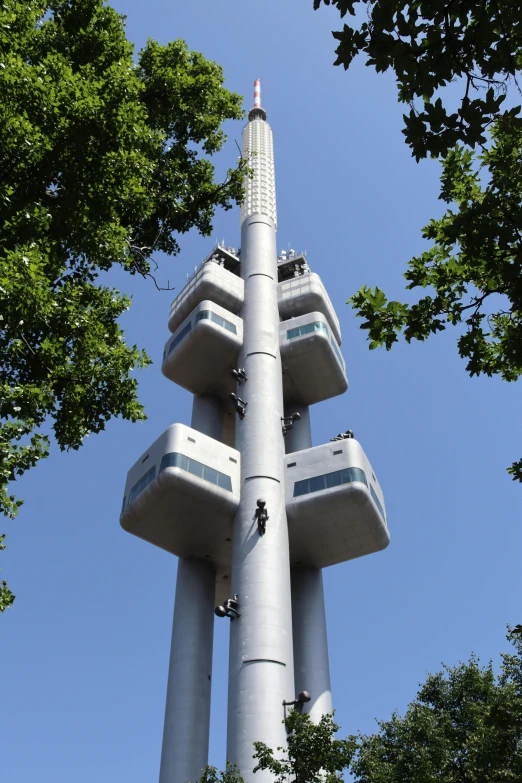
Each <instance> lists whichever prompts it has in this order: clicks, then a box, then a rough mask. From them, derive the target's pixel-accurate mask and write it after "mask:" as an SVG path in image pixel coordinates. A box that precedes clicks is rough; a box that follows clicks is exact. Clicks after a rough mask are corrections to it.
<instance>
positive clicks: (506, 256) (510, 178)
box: [349, 111, 522, 480]
mask: <svg viewBox="0 0 522 783" xmlns="http://www.w3.org/2000/svg"><path fill="white" fill-rule="evenodd" d="M490 136H491V146H490V147H489V148H488V149H486V150H485V151H484V152H483V154H482V155H480V156H478V155H476V154H474V153H472V152H471V151H470V150H468V149H465V148H464V147H462V146H460V145H457V146H456V147H455V148H454V149H452V150H450V151H449V153H448V154H447V156H446V158H445V160H444V162H443V170H442V177H441V191H440V198H441V200H442V201H444V202H445V203H447V204H449V205H450V207H451V208H450V209H448V211H447V212H446V213H445V214H444V215H443V216H442V217H441V218H440V219H438V220H432V221H431V222H430V223H429V224H428V225H427V226H425V227H424V229H423V236H424V238H425V239H428V240H430V241H431V242H432V243H433V245H432V247H431V248H430V249H429V250H427V251H426V252H424V253H422V255H420V256H418V257H415V258H412V259H411V260H410V261H409V263H408V266H407V271H406V272H405V274H404V277H405V278H406V280H407V281H408V285H407V288H409V289H415V288H418V287H421V288H423V289H426V288H428V289H430V291H431V292H433V293H430V294H428V295H426V296H424V297H422V298H421V299H419V301H418V302H417V303H415V304H412V305H404V304H401V303H399V302H388V301H387V300H386V297H385V295H384V294H383V292H382V291H379V289H371V288H368V287H364V288H362V289H361V290H360V291H359V292H358V293H356V294H354V296H352V297H351V299H350V300H349V301H350V302H351V304H352V306H353V308H354V309H355V310H356V311H357V314H358V316H359V317H361V318H363V319H364V321H363V323H362V325H361V327H362V328H363V329H366V330H368V338H369V340H370V348H375V347H377V346H382V345H385V346H386V348H387V349H388V350H389V349H390V348H391V346H392V345H393V344H394V343H395V342H397V340H398V335H399V334H401V333H402V334H403V335H404V337H405V338H406V340H407V341H408V342H410V341H411V340H412V339H416V340H425V339H427V337H429V336H430V335H431V334H433V333H435V332H437V331H440V330H443V329H445V328H446V326H447V325H448V324H451V325H453V326H455V325H457V324H461V325H463V326H464V332H463V334H461V336H460V337H459V339H458V343H457V344H458V350H459V354H460V356H462V357H463V358H464V359H466V370H467V371H468V372H469V374H470V375H471V376H473V375H488V376H492V375H500V376H501V377H502V378H503V379H504V380H506V381H516V380H518V379H519V378H520V376H521V375H522V127H521V123H520V119H519V118H518V115H517V112H516V111H514V112H508V113H506V114H504V115H503V116H502V117H500V118H499V119H498V120H496V121H495V123H494V124H493V125H492V126H491V130H490ZM509 472H510V473H511V474H512V476H513V478H514V479H516V480H522V471H521V469H520V464H519V463H514V464H513V466H512V467H511V468H509Z"/></svg>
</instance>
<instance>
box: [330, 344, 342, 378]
mask: <svg viewBox="0 0 522 783" xmlns="http://www.w3.org/2000/svg"><path fill="white" fill-rule="evenodd" d="M330 342H331V343H332V348H333V349H334V351H335V355H336V356H337V358H338V359H339V363H340V365H341V367H342V368H343V370H344V366H345V365H344V359H343V355H342V353H341V351H340V350H339V346H338V345H337V343H336V342H335V340H334V338H333V337H330Z"/></svg>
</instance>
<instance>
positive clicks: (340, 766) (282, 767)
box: [254, 710, 356, 783]
mask: <svg viewBox="0 0 522 783" xmlns="http://www.w3.org/2000/svg"><path fill="white" fill-rule="evenodd" d="M285 726H286V729H287V732H288V746H287V748H284V749H283V748H278V749H277V753H275V752H274V750H273V749H272V748H268V747H267V745H265V744H264V743H263V742H254V748H255V753H254V759H256V760H257V765H256V767H255V768H254V772H258V771H259V770H265V771H268V772H270V773H271V775H272V776H273V778H274V781H275V783H287V782H288V783H289V782H290V781H295V783H338V781H342V776H341V773H342V772H343V771H344V770H345V769H347V768H348V767H349V765H350V762H351V760H352V758H353V755H354V753H355V750H356V743H355V737H348V738H347V739H345V740H339V739H336V738H335V736H334V735H335V733H336V732H337V731H338V730H339V726H337V725H336V724H335V723H334V721H333V715H323V716H322V717H321V719H320V721H319V723H312V721H311V720H310V716H309V715H306V714H305V715H301V714H300V713H299V712H297V711H296V710H292V711H291V712H290V714H289V716H288V718H287V719H286V721H285Z"/></svg>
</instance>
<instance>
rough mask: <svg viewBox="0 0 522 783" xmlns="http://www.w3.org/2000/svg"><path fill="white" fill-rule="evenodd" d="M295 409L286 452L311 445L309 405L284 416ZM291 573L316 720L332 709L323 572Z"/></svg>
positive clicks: (298, 648)
mask: <svg viewBox="0 0 522 783" xmlns="http://www.w3.org/2000/svg"><path fill="white" fill-rule="evenodd" d="M292 413H299V414H300V416H301V419H300V420H299V421H296V422H295V423H294V426H293V427H292V429H291V430H289V431H288V432H287V434H286V438H285V448H286V453H287V454H291V453H292V452H294V451H301V450H302V449H309V448H311V447H312V430H311V426H310V408H309V407H308V406H307V405H290V406H288V408H286V409H285V416H291V414H292ZM291 575H292V627H293V640H294V673H295V674H294V676H295V692H296V694H298V693H300V692H301V691H308V692H309V693H310V696H311V697H312V699H311V701H309V702H307V703H305V704H303V712H307V713H309V715H310V717H311V719H312V720H313V721H314V723H317V722H318V721H319V720H320V719H321V716H322V715H325V714H326V713H331V712H332V711H333V707H332V692H331V685H330V664H329V661H328V640H327V636H326V613H325V604H324V590H323V572H322V570H321V569H320V568H307V567H300V566H296V567H294V568H292V571H291Z"/></svg>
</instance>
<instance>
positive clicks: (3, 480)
mask: <svg viewBox="0 0 522 783" xmlns="http://www.w3.org/2000/svg"><path fill="white" fill-rule="evenodd" d="M223 81H224V78H223V72H222V69H221V68H220V67H219V66H218V65H216V64H215V63H213V62H210V61H208V60H206V59H205V58H204V57H203V56H202V55H201V54H198V53H196V52H190V51H189V49H188V47H187V45H186V44H185V43H184V42H183V41H181V40H178V41H175V42H172V43H169V44H168V45H167V46H160V45H159V44H157V43H156V42H155V41H151V40H149V41H148V43H147V45H146V46H145V48H144V49H143V50H142V51H141V52H140V53H139V55H138V57H137V61H136V62H134V60H133V47H132V45H131V44H130V43H129V41H128V40H127V38H126V36H125V30H124V17H121V16H119V15H118V14H117V13H116V11H114V10H113V9H112V8H110V7H109V6H106V5H104V3H103V0H34V2H31V3H23V2H17V0H5V2H4V4H3V6H2V8H1V9H0V171H1V174H0V226H1V228H0V313H1V315H0V349H1V352H2V362H1V366H0V510H1V511H2V512H3V513H4V514H6V515H7V516H9V517H11V518H14V517H15V516H16V513H17V511H18V508H19V506H20V505H21V502H22V501H21V500H17V499H16V498H15V497H14V496H13V495H10V494H9V493H8V490H7V484H8V482H10V481H12V480H13V479H15V478H16V477H18V476H20V475H22V474H23V473H25V472H26V471H27V470H29V469H30V468H31V467H33V466H34V465H35V464H36V463H37V461H38V460H40V459H42V458H44V457H46V456H47V455H48V453H49V444H50V439H49V431H50V430H52V432H53V434H54V438H55V439H56V442H57V443H58V446H59V447H60V448H61V449H78V448H79V447H80V445H81V443H82V440H83V438H84V437H85V436H86V435H88V434H89V433H97V432H100V431H101V430H103V429H104V427H105V424H106V422H107V421H109V420H110V419H111V418H112V417H115V416H122V417H123V418H124V419H128V420H130V421H137V420H138V419H143V418H144V417H145V416H144V412H143V408H142V406H141V405H140V403H139V402H138V399H137V384H136V380H135V378H134V377H133V376H132V372H133V370H135V369H136V368H139V367H143V366H145V365H146V364H148V363H149V362H150V360H149V358H148V357H147V355H146V354H145V353H144V352H143V351H140V350H139V349H138V348H137V347H136V346H135V345H133V346H129V345H127V344H126V343H125V339H124V334H123V331H122V329H121V328H120V326H119V318H120V316H121V315H122V314H123V313H124V311H125V310H126V309H127V308H128V307H129V304H130V301H129V299H128V298H127V297H126V296H124V295H122V294H120V293H119V292H118V291H116V290H114V289H113V288H111V287H108V286H106V285H101V284H100V282H99V276H100V274H103V273H106V272H107V271H109V270H110V269H111V268H112V267H113V266H114V265H119V266H121V267H123V269H124V270H126V271H128V272H129V273H130V274H133V275H135V274H139V275H142V276H143V277H146V278H152V279H153V280H154V281H155V278H154V276H153V271H154V269H153V266H154V265H155V260H154V257H153V254H154V253H155V252H160V251H161V252H163V253H166V254H167V255H170V256H173V255H176V253H178V252H179V246H178V243H177V240H176V236H175V235H176V234H178V233H184V232H186V231H189V230H190V229H191V228H193V227H195V228H197V229H198V231H199V232H200V233H201V234H203V235H205V236H207V235H209V234H210V232H211V228H212V218H213V215H214V212H215V209H216V208H217V207H222V208H224V209H229V208H230V207H231V206H232V204H233V203H239V202H240V200H241V197H242V192H243V191H242V179H243V176H244V171H245V167H244V161H241V162H240V164H239V165H238V167H237V168H236V169H233V170H230V171H229V172H228V176H227V178H226V179H225V181H224V182H222V183H216V182H214V168H213V166H212V164H211V162H210V160H209V156H211V155H213V154H214V153H215V152H217V151H218V150H220V149H221V148H222V146H223V143H224V141H225V135H224V133H223V130H222V128H221V125H222V123H223V121H224V120H226V119H238V118H240V117H241V116H242V115H243V112H242V110H241V100H242V99H241V96H239V95H237V94H235V93H230V92H229V91H228V90H226V89H224V87H223ZM2 542H3V539H2ZM2 548H3V543H2ZM13 599H14V596H13V595H12V594H11V593H10V591H9V590H8V588H7V585H6V584H5V582H2V583H1V592H0V611H3V610H4V609H5V608H6V607H7V606H9V605H10V604H11V603H12V601H13Z"/></svg>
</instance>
